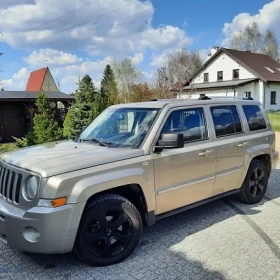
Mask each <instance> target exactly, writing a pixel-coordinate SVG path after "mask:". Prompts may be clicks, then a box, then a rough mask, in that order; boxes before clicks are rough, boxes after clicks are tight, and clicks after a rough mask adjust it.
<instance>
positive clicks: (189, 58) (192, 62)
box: [155, 50, 202, 98]
mask: <svg viewBox="0 0 280 280" xmlns="http://www.w3.org/2000/svg"><path fill="white" fill-rule="evenodd" d="M201 66H202V60H201V58H200V55H199V53H198V52H190V51H186V50H179V51H175V52H174V53H170V54H169V55H168V56H167V60H166V62H165V63H164V65H163V66H162V67H160V68H158V70H157V72H156V79H155V81H156V86H157V87H159V88H160V89H161V90H162V93H163V96H162V97H164V98H170V97H174V96H175V95H176V94H177V93H175V92H173V91H175V90H176V91H177V92H178V91H179V93H182V90H183V88H184V86H185V84H186V82H187V81H188V80H189V79H190V78H191V77H192V76H193V75H194V74H195V73H196V72H197V71H198V70H199V69H200V68H201Z"/></svg>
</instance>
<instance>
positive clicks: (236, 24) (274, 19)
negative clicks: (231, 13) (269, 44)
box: [222, 0, 280, 46]
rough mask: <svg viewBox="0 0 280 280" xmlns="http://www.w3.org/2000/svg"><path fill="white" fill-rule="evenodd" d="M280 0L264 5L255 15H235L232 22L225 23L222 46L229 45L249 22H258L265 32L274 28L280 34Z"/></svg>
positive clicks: (261, 29)
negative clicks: (233, 37)
mask: <svg viewBox="0 0 280 280" xmlns="http://www.w3.org/2000/svg"><path fill="white" fill-rule="evenodd" d="M279 14H280V1H279V0H274V1H271V2H270V3H268V4H266V5H264V6H263V8H262V9H260V10H259V12H258V13H257V14H255V15H250V14H248V13H240V14H238V15H237V16H235V17H234V18H233V20H232V22H231V23H225V24H224V28H223V33H224V35H225V39H224V40H223V42H222V46H228V45H229V42H230V39H231V38H232V36H233V35H234V34H235V33H238V32H240V31H241V30H243V29H244V28H245V27H246V26H247V25H248V24H252V23H253V22H256V23H258V25H259V28H260V31H261V32H264V31H265V30H267V29H272V30H273V31H274V32H275V33H276V35H277V36H278V37H279V36H280V17H279Z"/></svg>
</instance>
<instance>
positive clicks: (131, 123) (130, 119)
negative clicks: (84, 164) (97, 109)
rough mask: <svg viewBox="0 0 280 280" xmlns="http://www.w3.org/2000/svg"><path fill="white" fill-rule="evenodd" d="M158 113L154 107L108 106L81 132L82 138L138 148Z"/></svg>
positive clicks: (83, 139) (110, 144)
mask: <svg viewBox="0 0 280 280" xmlns="http://www.w3.org/2000/svg"><path fill="white" fill-rule="evenodd" d="M157 113H158V109H154V108H113V107H112V108H108V109H107V110H105V111H104V112H103V113H101V114H100V115H99V116H98V117H97V118H96V119H95V120H94V121H93V122H92V123H91V124H90V125H89V126H88V127H87V128H86V129H85V130H84V131H83V132H82V133H81V135H80V140H81V141H93V142H97V141H99V142H103V144H104V143H105V144H107V145H108V146H115V147H118V146H126V147H131V148H138V147H140V146H141V144H142V142H143V140H144V139H145V137H146V135H147V133H148V131H149V129H150V128H151V126H152V124H153V122H154V120H155V118H156V115H157Z"/></svg>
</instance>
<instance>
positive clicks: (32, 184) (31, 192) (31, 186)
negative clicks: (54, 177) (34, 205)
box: [25, 176, 39, 200]
mask: <svg viewBox="0 0 280 280" xmlns="http://www.w3.org/2000/svg"><path fill="white" fill-rule="evenodd" d="M38 187H39V185H38V181H37V179H36V177H35V176H31V177H29V178H28V180H27V181H26V184H25V195H26V197H27V198H28V199H30V200H32V199H34V198H35V196H36V194H37V191H38Z"/></svg>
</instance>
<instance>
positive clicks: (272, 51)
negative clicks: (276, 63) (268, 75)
mask: <svg viewBox="0 0 280 280" xmlns="http://www.w3.org/2000/svg"><path fill="white" fill-rule="evenodd" d="M263 53H264V54H266V55H268V56H270V57H271V58H273V59H275V60H277V59H278V58H279V45H278V41H277V39H276V36H275V34H274V33H273V32H272V31H271V30H267V31H266V34H265V37H264V43H263Z"/></svg>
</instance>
